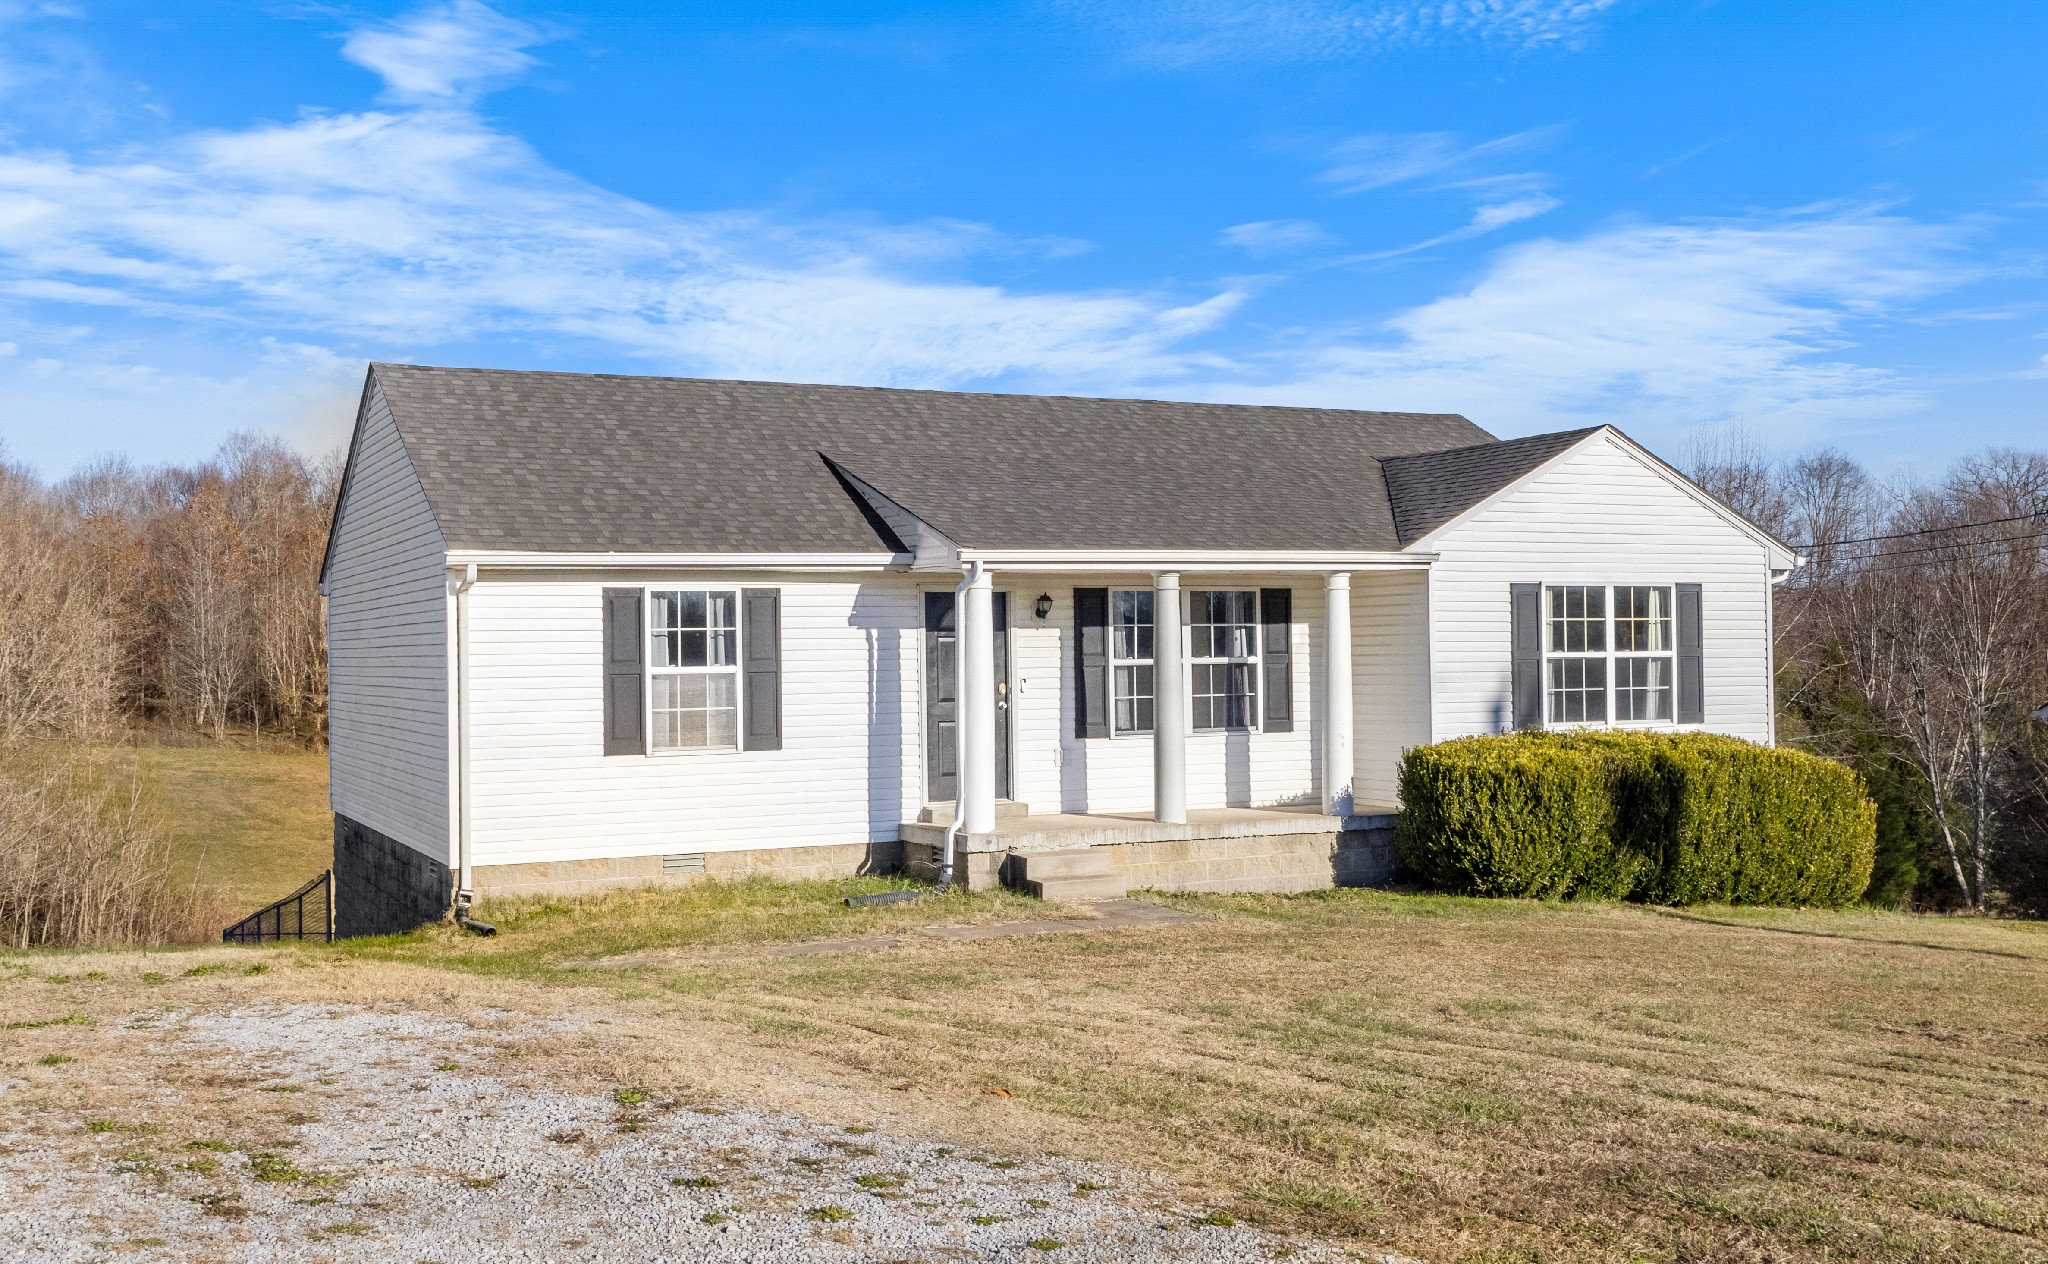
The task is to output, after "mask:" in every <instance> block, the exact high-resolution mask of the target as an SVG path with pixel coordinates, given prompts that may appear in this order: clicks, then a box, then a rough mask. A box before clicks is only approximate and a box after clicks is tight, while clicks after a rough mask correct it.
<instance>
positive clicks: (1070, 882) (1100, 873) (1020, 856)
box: [1010, 847, 1125, 900]
mask: <svg viewBox="0 0 2048 1264" xmlns="http://www.w3.org/2000/svg"><path fill="white" fill-rule="evenodd" d="M1010 876H1011V880H1012V881H1014V882H1015V883H1016V884H1017V885H1018V886H1020V887H1022V888H1023V889H1024V890H1026V891H1029V892H1030V893H1031V894H1033V895H1035V896H1037V897H1038V898H1040V899H1042V900H1120V899H1122V898H1123V897H1124V895H1125V885H1124V880H1123V878H1122V877H1120V876H1119V875H1118V874H1117V873H1116V872H1115V871H1114V870H1112V869H1111V868H1110V864H1109V849H1108V848H1106V847H1073V848H1068V849H1067V850H1064V851H1038V852H1015V851H1013V852H1011V853H1010Z"/></svg>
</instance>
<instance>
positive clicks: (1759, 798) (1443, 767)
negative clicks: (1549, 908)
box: [1395, 733, 1877, 906]
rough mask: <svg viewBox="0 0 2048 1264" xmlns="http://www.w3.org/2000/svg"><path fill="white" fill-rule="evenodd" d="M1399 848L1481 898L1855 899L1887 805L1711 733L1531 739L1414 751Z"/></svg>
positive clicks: (1830, 777)
mask: <svg viewBox="0 0 2048 1264" xmlns="http://www.w3.org/2000/svg"><path fill="white" fill-rule="evenodd" d="M1401 801H1402V803H1403V805H1404V807H1403V809H1402V812H1401V819H1400V825H1399V827H1398V829H1397V830H1396V833H1395V846H1396V848H1397V850H1398V852H1399V855H1400V859H1401V864H1402V867H1403V868H1404V869H1405V870H1406V871H1407V872H1408V873H1409V874H1411V875H1412V876H1414V877H1415V878H1417V879H1419V880H1421V881H1422V882H1424V883H1426V884H1428V885H1430V886H1433V887H1437V888H1440V889H1444V890H1449V891H1462V892H1467V893H1470V894H1473V895H1507V896H1533V897H1538V898H1545V899H1557V898H1563V897H1567V896H1579V895H1584V896H1604V897H1608V898H1618V899H1629V898H1633V899H1643V900H1652V901H1655V902H1657V903H1661V904H1695V903H1700V902H1704V901H1721V902H1726V903H1734V904H1809V905H1830V906H1832V905H1841V904H1847V903H1849V902H1851V901H1852V900H1855V899H1856V898H1857V897H1859V896H1860V895H1862V894H1863V891H1864V888H1865V887H1866V886H1867V885H1868V883H1869V881H1870V866H1871V860H1872V853H1873V849H1874V846H1875V840H1876V828H1877V826H1876V808H1875V807H1874V806H1873V805H1872V803H1871V802H1870V800H1869V798H1868V797H1867V796H1865V794H1864V793H1863V784H1862V780H1861V778H1859V777H1858V776H1857V775H1856V774H1855V773H1854V772H1853V771H1851V770H1850V769H1848V768H1845V767H1843V766H1842V765H1840V764H1836V763H1833V762H1831V761H1829V760H1825V759H1821V758H1819V757H1817V756H1814V755H1808V754H1804V753H1802V752H1799V751H1791V750H1779V749H1773V748H1770V747H1765V746H1756V745H1753V744H1751V743H1749V742H1744V741H1739V740H1737V739H1735V738H1730V737H1719V736H1715V735H1712V734H1706V733H1517V734H1513V735H1509V736H1503V737H1468V738H1460V739H1458V740H1457V741H1451V742H1440V743H1438V744H1437V745H1434V746H1424V747H1419V748H1417V749H1415V750H1412V751H1410V752H1408V754H1407V756H1406V757H1405V758H1404V759H1403V760H1402V764H1401Z"/></svg>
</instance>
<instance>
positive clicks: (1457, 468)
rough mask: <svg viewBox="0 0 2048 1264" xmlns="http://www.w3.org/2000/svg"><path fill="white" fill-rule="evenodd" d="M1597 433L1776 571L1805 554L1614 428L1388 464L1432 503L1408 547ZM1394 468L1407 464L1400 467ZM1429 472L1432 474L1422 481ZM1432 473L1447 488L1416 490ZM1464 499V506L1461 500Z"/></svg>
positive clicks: (1392, 479)
mask: <svg viewBox="0 0 2048 1264" xmlns="http://www.w3.org/2000/svg"><path fill="white" fill-rule="evenodd" d="M1596 438H1597V439H1598V440H1599V441H1601V442H1604V443H1605V444H1607V445H1608V446H1609V447H1611V448H1613V449H1614V450H1615V452H1616V453H1617V454H1619V455H1621V456H1623V457H1625V458H1626V459H1627V460H1628V461H1629V462H1632V463H1633V465H1634V466H1635V467H1639V468H1640V469H1641V470H1642V471H1643V472H1644V473H1645V474H1646V475H1649V476H1650V477H1651V478H1653V479H1655V480H1658V481H1660V482H1661V483H1663V484H1664V485H1665V486H1666V487H1667V488H1668V489H1669V490H1670V491H1671V493H1672V494H1673V495H1676V496H1681V497H1684V498H1686V499H1689V500H1691V501H1693V502H1694V503H1696V504H1698V505H1700V506H1701V507H1702V508H1704V509H1706V510H1707V511H1708V512H1709V513H1711V514H1712V515H1713V516H1714V517H1717V518H1719V519H1721V520H1722V521H1724V522H1726V523H1727V524H1728V525H1729V526H1730V527H1732V528H1734V529H1735V530H1736V531H1738V532H1740V533H1741V534H1743V535H1746V536H1748V537H1750V538H1751V539H1752V540H1754V541H1755V542H1756V543H1757V544H1758V545H1759V546H1761V547H1762V548H1763V549H1764V550H1765V552H1766V554H1767V556H1768V557H1769V558H1770V564H1771V566H1772V567H1773V568H1774V569H1777V570H1790V569H1792V568H1793V567H1796V566H1798V565H1799V564H1800V558H1799V557H1798V555H1797V554H1796V553H1795V552H1794V551H1793V550H1792V548H1791V547H1790V546H1789V545H1787V544H1785V543H1784V542H1783V541H1781V540H1779V539H1778V538H1777V537H1776V536H1774V535H1772V534H1771V533H1770V532H1768V531H1766V530H1764V529H1763V528H1762V527H1759V526H1757V525H1756V524H1755V523H1754V522H1751V521H1750V520H1749V519H1748V518H1746V517H1744V516H1743V515H1742V514H1741V513H1739V512H1737V511H1736V510H1735V509H1733V508H1731V507H1730V506H1729V505H1728V504H1727V503H1726V502H1724V501H1722V500H1721V499H1720V498H1719V497H1717V496H1715V495H1714V494H1713V493H1711V492H1709V491H1707V490H1706V489H1705V488H1703V487H1701V486H1700V485H1699V484H1697V483H1695V482H1693V481H1692V480H1691V479H1690V478H1687V477H1686V476H1685V475H1684V474H1683V473H1681V472H1679V470H1678V469H1676V468H1675V467H1674V466H1672V465H1671V464H1670V463H1669V462H1667V461H1665V460H1664V459H1663V458H1662V457H1659V456H1658V455H1657V454H1656V453H1654V452H1652V451H1650V450H1649V449H1648V448H1645V447H1644V446H1643V445H1641V444H1640V443H1637V442H1636V441H1635V440H1634V439H1631V438H1629V437H1628V436H1627V435H1626V434H1624V433H1622V432H1621V431H1620V430H1619V429H1617V428H1615V427H1614V426H1611V425H1602V426H1594V427H1592V428H1590V429H1585V430H1568V431H1561V432H1559V433H1557V434H1549V435H1531V436H1529V437H1528V438H1526V439H1513V440H1508V441H1506V442H1504V443H1500V444H1495V445H1487V446H1486V447H1481V448H1473V449H1459V450H1455V451H1447V452H1441V453H1431V454H1429V455H1428V456H1426V457H1421V458H1414V459H1413V460H1412V461H1411V460H1403V461H1389V462H1387V463H1386V464H1387V478H1388V482H1389V484H1390V485H1394V484H1400V485H1403V486H1404V487H1407V488H1409V490H1408V491H1407V495H1408V496H1409V497H1410V498H1411V499H1413V500H1415V501H1416V503H1417V504H1418V505H1419V504H1428V505H1430V506H1432V507H1433V510H1434V514H1433V515H1432V516H1430V517H1429V518H1428V520H1427V521H1426V523H1425V524H1424V525H1422V527H1421V529H1420V530H1418V531H1417V532H1416V533H1415V534H1414V535H1412V536H1408V535H1404V536H1403V540H1402V543H1403V545H1404V547H1407V546H1412V545H1417V544H1420V545H1433V544H1434V543H1435V541H1436V540H1437V539H1439V538H1441V537H1442V536H1443V534H1444V532H1445V530H1446V528H1449V527H1450V526H1452V524H1454V523H1456V522H1458V521H1459V520H1460V519H1465V518H1468V517H1470V516H1471V515H1473V514H1474V513H1475V512H1476V511H1478V510H1479V509H1481V508H1483V507H1485V506H1487V505H1490V504H1493V503H1496V502H1499V501H1503V500H1506V499H1508V498H1509V497H1511V496H1513V495H1514V494H1515V493H1516V492H1517V490H1518V489H1520V488H1521V487H1522V486H1523V485H1524V484H1525V483H1528V482H1530V481H1532V480H1534V479H1535V478H1537V476H1538V475H1539V474H1540V473H1541V472H1542V471H1543V470H1545V469H1546V468H1549V467H1551V466H1552V465H1554V464H1556V463H1558V462H1560V461H1561V460H1562V459H1563V458H1565V457H1566V456H1567V454H1569V453H1572V452H1574V451H1578V450H1581V449H1582V447H1583V445H1585V444H1586V443H1588V441H1590V440H1595V439H1596ZM1490 449H1503V450H1504V449H1516V450H1515V451H1512V452H1509V451H1502V452H1501V453H1500V455H1499V457H1498V458H1495V459H1489V450H1490ZM1397 466H1407V467H1409V468H1406V469H1397V468H1396V467H1397ZM1425 473H1427V474H1429V475H1431V476H1433V477H1432V478H1425V477H1423V475H1424V474H1425ZM1434 478H1441V479H1442V480H1444V481H1445V482H1446V483H1448V485H1449V487H1450V490H1447V491H1443V492H1441V493H1440V494H1438V495H1436V496H1435V497H1434V498H1433V499H1431V498H1430V497H1428V496H1427V495H1418V493H1417V492H1416V491H1415V490H1414V489H1413V487H1411V486H1410V485H1420V486H1421V487H1423V488H1425V489H1427V488H1432V487H1434V486H1435V483H1434V481H1433V479H1434ZM1460 501H1462V502H1465V503H1462V504H1457V502H1460ZM1398 504H1399V498H1398V497H1397V505H1398ZM1453 505H1456V507H1455V508H1454V509H1453V508H1451V506H1453ZM1417 520H1418V522H1423V520H1424V515H1422V514H1421V513H1420V511H1419V510H1418V511H1417Z"/></svg>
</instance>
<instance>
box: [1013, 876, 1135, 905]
mask: <svg viewBox="0 0 2048 1264" xmlns="http://www.w3.org/2000/svg"><path fill="white" fill-rule="evenodd" d="M1024 889H1025V890H1026V891H1029V892H1030V893H1031V894H1033V895H1035V896H1037V897H1038V898H1039V899H1041V900H1121V899H1123V898H1124V896H1126V895H1127V894H1129V892H1128V891H1127V890H1126V889H1125V887H1124V880H1123V879H1122V878H1118V877H1115V876H1112V875H1109V874H1104V875H1102V876H1100V877H1092V878H1041V879H1037V880H1034V881H1030V882H1026V883H1025V884H1024Z"/></svg>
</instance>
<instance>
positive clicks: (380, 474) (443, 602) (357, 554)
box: [327, 387, 451, 862]
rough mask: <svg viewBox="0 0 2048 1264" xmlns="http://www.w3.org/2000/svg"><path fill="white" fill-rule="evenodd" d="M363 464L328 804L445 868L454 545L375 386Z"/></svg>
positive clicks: (349, 514) (344, 549) (341, 586)
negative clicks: (450, 549) (449, 557)
mask: <svg viewBox="0 0 2048 1264" xmlns="http://www.w3.org/2000/svg"><path fill="white" fill-rule="evenodd" d="M353 462H354V463H353V467H352V468H351V470H350V472H349V476H348V485H347V489H346V490H347V494H346V496H345V497H344V499H343V501H342V504H341V510H340V514H339V515H338V517H337V520H336V523H335V529H334V541H333V548H332V553H331V557H330V561H329V565H328V570H327V697H328V703H327V706H328V713H327V725H328V755H327V763H328V801H329V804H330V806H331V807H332V808H333V810H334V811H336V812H338V813H340V814H342V815H343V816H347V817H350V818H352V819H354V820H356V821H359V822H361V823H362V824H364V825H367V826H369V827H370V828H371V829H374V830H376V831H378V832H379V833H382V834H384V835H386V836H388V837H390V838H394V839H396V840H398V841H399V842H402V843H405V844H406V845H408V846H410V847H414V848H416V849H418V850H419V851H422V852H424V853H426V854H427V855H429V856H432V857H434V858H435V859H436V860H441V861H444V862H445V861H446V860H447V859H448V858H449V846H448V819H449V811H450V808H449V781H448V766H449V754H448V734H449V715H448V639H449V627H450V618H451V616H450V601H449V597H448V573H447V570H446V566H445V553H446V546H445V545H444V544H443V542H442V537H441V531H440V528H439V526H438V525H437V524H436V523H435V521H434V515H433V511H432V510H431V509H429V508H428V507H427V498H426V494H425V493H424V492H423V491H422V490H421V488H420V481H419V476H418V475H417V474H416V473H415V472H414V470H413V465H412V461H411V459H410V458H409V457H408V456H407V455H406V451H405V445H404V443H403V442H402V441H401V439H400V438H399V434H398V427H397V426H396V424H394V423H393V421H392V418H391V410H390V408H389V407H388V406H387V405H386V404H385V402H384V396H383V393H382V392H381V391H379V390H377V389H375V388H374V387H373V388H372V389H371V391H370V394H369V397H368V398H367V399H366V400H365V401H364V410H363V416H362V419H361V433H360V434H359V435H358V436H357V437H356V440H355V451H354V457H353Z"/></svg>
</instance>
